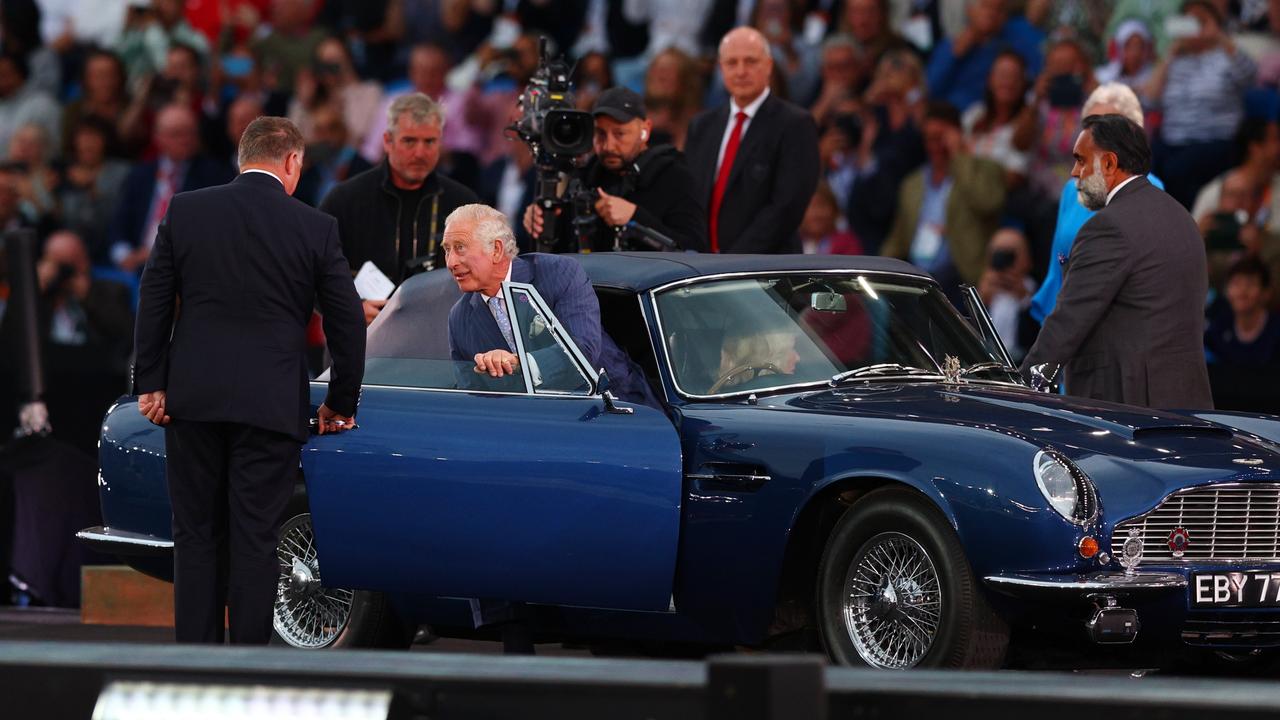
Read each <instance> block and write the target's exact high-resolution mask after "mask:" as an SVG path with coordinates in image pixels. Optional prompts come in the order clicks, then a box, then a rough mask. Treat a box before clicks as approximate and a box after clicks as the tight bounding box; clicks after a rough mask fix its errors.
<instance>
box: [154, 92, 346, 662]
mask: <svg viewBox="0 0 1280 720" xmlns="http://www.w3.org/2000/svg"><path fill="white" fill-rule="evenodd" d="M302 153H303V141H302V134H301V133H299V132H298V129H297V128H296V127H295V126H294V125H293V123H291V122H289V121H288V120H286V119H284V118H278V117H260V118H258V119H256V120H254V121H253V122H252V123H250V124H249V127H248V128H247V129H246V130H245V131H244V135H243V136H242V137H241V139H240V153H239V159H240V168H241V173H240V176H239V177H237V178H236V179H235V180H234V181H232V182H230V183H228V184H226V185H222V186H218V187H212V188H207V189H204V190H197V191H195V192H189V193H181V194H179V195H176V196H174V198H173V200H172V202H171V203H170V204H169V208H168V212H167V213H166V215H165V217H164V220H163V222H161V224H160V228H159V231H158V232H157V234H156V242H155V247H154V249H153V251H152V253H151V256H150V258H149V259H148V260H147V265H146V269H145V271H144V272H143V275H142V287H141V291H140V303H139V306H138V321H137V329H136V332H135V340H134V342H135V352H136V355H137V361H136V367H135V370H134V384H135V389H136V390H137V392H138V393H139V395H138V410H139V411H140V412H142V414H143V415H145V416H146V417H147V418H148V419H149V420H151V421H152V422H154V423H156V424H160V425H164V426H165V452H166V465H167V475H168V483H169V498H170V500H171V502H172V505H173V540H174V615H175V622H174V626H175V631H176V634H177V639H178V642H204V643H221V642H222V640H223V632H222V630H223V607H224V606H225V607H226V608H227V611H228V615H229V618H230V630H231V642H232V643H252V644H263V643H266V642H267V641H268V640H269V639H270V637H271V622H272V604H273V603H274V601H275V595H276V581H277V575H278V568H277V561H276V543H277V541H278V539H279V533H280V523H281V520H282V517H281V516H282V515H283V513H284V510H285V505H286V504H287V503H288V501H289V498H290V497H291V496H292V494H293V489H294V485H295V483H296V481H297V475H298V461H299V452H300V450H301V447H302V443H303V442H305V441H306V439H307V415H308V410H307V408H308V406H309V393H308V387H307V378H308V376H307V361H306V349H307V342H306V327H307V321H308V320H309V319H310V317H311V312H312V308H313V307H314V306H315V305H316V304H317V302H318V304H319V307H320V310H321V312H322V314H323V316H324V331H325V336H326V338H327V339H328V343H329V352H330V354H331V355H332V356H333V367H332V377H331V379H330V381H329V393H328V396H327V397H326V398H325V401H324V404H322V405H321V406H320V409H319V411H318V420H319V431H320V432H321V433H325V432H335V431H339V430H344V429H347V428H349V427H351V417H352V416H353V415H354V414H355V410H356V402H357V400H358V396H359V392H360V382H361V379H362V378H363V376H364V344H365V326H364V316H363V312H362V311H361V307H360V300H359V298H358V297H357V296H356V291H355V286H354V283H353V282H352V280H351V271H350V269H349V268H348V267H347V261H346V258H344V257H343V256H342V246H341V244H340V243H339V241H338V227H337V222H336V221H335V220H334V219H333V218H331V217H329V216H328V215H325V214H324V213H321V212H320V211H318V210H314V209H312V208H310V207H307V206H306V205H305V204H303V203H302V202H301V201H299V200H295V199H293V198H291V197H290V195H292V194H293V191H294V189H296V188H297V185H298V179H299V178H300V177H301V174H302ZM175 301H177V305H178V307H176V308H175ZM175 309H176V311H177V312H176V315H177V319H176V321H175V319H174V318H175Z"/></svg>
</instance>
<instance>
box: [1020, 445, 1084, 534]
mask: <svg viewBox="0 0 1280 720" xmlns="http://www.w3.org/2000/svg"><path fill="white" fill-rule="evenodd" d="M1034 467H1035V475H1036V485H1038V486H1039V487H1040V492H1041V493H1044V497H1045V499H1046V500H1048V501H1049V506H1050V507H1052V508H1053V509H1054V510H1056V511H1057V512H1058V514H1059V515H1061V516H1062V517H1064V518H1066V519H1067V520H1068V521H1069V522H1073V523H1075V524H1077V525H1088V524H1089V523H1091V522H1093V521H1094V519H1096V518H1097V517H1098V492H1097V490H1095V489H1094V487H1093V482H1092V481H1091V480H1089V476H1088V475H1085V474H1084V471H1083V470H1081V469H1080V468H1078V467H1076V465H1075V463H1073V462H1071V461H1070V460H1069V459H1067V457H1066V456H1065V455H1063V454H1062V453H1060V452H1058V451H1056V450H1041V451H1040V452H1038V453H1036V457H1035V460H1034Z"/></svg>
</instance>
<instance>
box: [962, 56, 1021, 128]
mask: <svg viewBox="0 0 1280 720" xmlns="http://www.w3.org/2000/svg"><path fill="white" fill-rule="evenodd" d="M1006 59H1008V60H1013V61H1014V62H1016V63H1018V68H1019V69H1020V70H1021V72H1022V88H1023V90H1024V91H1025V90H1026V87H1027V61H1026V59H1025V58H1023V57H1022V56H1021V55H1019V54H1018V53H1016V52H1014V51H1013V50H1001V51H1000V52H999V53H998V54H997V55H996V59H995V60H994V61H992V63H991V70H990V72H988V73H987V82H986V84H985V85H984V86H983V88H982V115H981V116H980V117H979V118H978V122H976V123H974V125H973V129H974V130H976V131H978V132H986V131H988V130H990V129H991V123H992V122H994V121H995V117H996V98H995V95H993V94H992V92H991V74H992V73H994V72H995V70H996V63H998V62H1000V61H1001V60H1006ZM1026 104H1027V99H1026V93H1025V92H1023V93H1022V94H1021V95H1018V97H1017V99H1016V100H1014V104H1013V109H1012V111H1011V112H1010V117H1012V116H1014V115H1017V114H1018V113H1020V112H1022V108H1023V106H1025V105H1026Z"/></svg>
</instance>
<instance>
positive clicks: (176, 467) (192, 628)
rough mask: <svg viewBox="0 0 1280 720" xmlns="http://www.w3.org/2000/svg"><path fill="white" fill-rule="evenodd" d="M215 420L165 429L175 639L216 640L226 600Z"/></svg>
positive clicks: (222, 457)
mask: <svg viewBox="0 0 1280 720" xmlns="http://www.w3.org/2000/svg"><path fill="white" fill-rule="evenodd" d="M223 430H224V428H223V427H222V426H221V425H220V424H218V423H202V422H188V421H183V420H178V419H174V420H172V421H171V422H170V423H169V425H168V426H166V427H165V467H166V476H167V479H168V484H169V500H170V504H171V506H172V508H173V546H174V547H173V610H174V634H175V637H176V639H177V641H178V642H190V643H221V642H222V641H223V617H224V616H223V607H224V605H225V600H226V555H225V552H226V539H227V512H226V490H227V476H226V470H227V466H226V439H225V437H224V434H223Z"/></svg>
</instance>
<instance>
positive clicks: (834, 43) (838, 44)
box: [821, 33, 862, 56]
mask: <svg viewBox="0 0 1280 720" xmlns="http://www.w3.org/2000/svg"><path fill="white" fill-rule="evenodd" d="M836 48H841V49H843V48H848V49H850V50H852V51H853V53H854V54H855V55H858V56H861V55H862V48H861V47H860V46H859V45H858V41H857V40H855V39H854V38H853V36H852V35H849V34H848V33H837V34H835V35H832V36H831V37H829V38H827V39H826V40H824V41H823V42H822V52H821V54H822V55H826V54H827V51H828V50H834V49H836Z"/></svg>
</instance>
